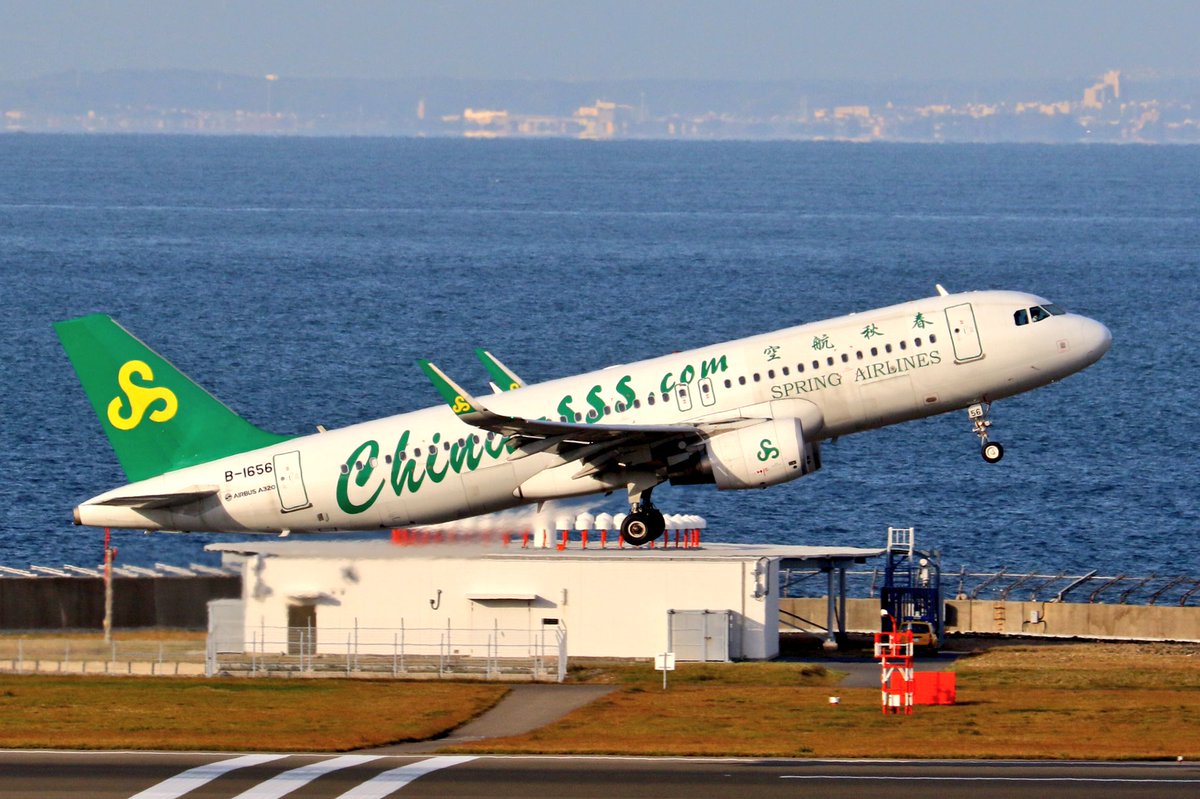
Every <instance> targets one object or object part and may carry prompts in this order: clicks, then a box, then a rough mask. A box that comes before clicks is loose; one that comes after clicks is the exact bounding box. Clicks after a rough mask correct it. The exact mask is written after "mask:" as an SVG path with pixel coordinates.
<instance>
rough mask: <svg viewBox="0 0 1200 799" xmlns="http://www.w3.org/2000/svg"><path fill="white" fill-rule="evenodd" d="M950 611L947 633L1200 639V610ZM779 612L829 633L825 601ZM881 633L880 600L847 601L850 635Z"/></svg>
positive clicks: (955, 607) (798, 624) (788, 623)
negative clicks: (826, 626) (852, 633)
mask: <svg viewBox="0 0 1200 799" xmlns="http://www.w3.org/2000/svg"><path fill="white" fill-rule="evenodd" d="M945 609H946V611H945V613H946V632H947V633H988V634H993V635H995V634H1000V635H1029V636H1045V637H1048V638H1102V639H1113V640H1142V641H1200V607H1192V606H1185V607H1179V606H1163V605H1104V604H1078V603H1071V602H999V601H990V600H982V599H978V600H958V599H952V600H947V601H946V603H945ZM779 611H780V625H781V627H782V629H784V630H802V631H805V632H814V633H817V632H824V625H825V613H826V602H825V599H824V597H818V598H806V599H782V600H780V602H779ZM1035 614H1036V615H1035ZM878 629H879V600H877V599H848V600H847V601H846V630H847V631H849V632H870V631H873V630H878Z"/></svg>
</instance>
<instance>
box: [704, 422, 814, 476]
mask: <svg viewBox="0 0 1200 799" xmlns="http://www.w3.org/2000/svg"><path fill="white" fill-rule="evenodd" d="M820 468H821V446H820V442H819V441H811V442H810V441H805V439H804V426H803V424H802V423H801V421H800V420H799V419H796V418H791V417H781V418H775V419H767V420H764V421H762V422H759V423H758V424H754V425H751V426H749V427H743V428H741V429H738V430H732V431H730V432H728V433H724V434H722V435H719V436H715V437H713V438H711V439H709V441H708V444H707V448H706V451H705V457H704V459H703V463H701V464H700V471H702V472H708V473H710V474H711V475H712V481H713V482H714V483H716V484H717V488H720V489H740V488H766V487H767V486H772V485H778V484H779V483H786V482H787V481H788V480H795V479H796V478H797V477H803V476H804V475H806V474H808V473H809V472H815V471H816V470H817V469H820Z"/></svg>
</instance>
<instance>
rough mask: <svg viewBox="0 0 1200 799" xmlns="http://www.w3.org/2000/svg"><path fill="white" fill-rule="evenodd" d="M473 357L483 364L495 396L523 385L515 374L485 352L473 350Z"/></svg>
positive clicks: (522, 381)
mask: <svg viewBox="0 0 1200 799" xmlns="http://www.w3.org/2000/svg"><path fill="white" fill-rule="evenodd" d="M475 357H476V358H478V359H479V360H480V362H481V363H482V364H483V368H485V369H487V372H488V375H489V376H490V377H491V378H492V388H493V389H494V390H495V392H496V393H497V394H499V393H500V392H501V391H512V390H513V389H515V388H521V387H522V386H524V385H525V381H524V380H522V379H521V378H519V377H517V374H516V372H514V371H513V370H512V369H509V368H508V367H507V366H505V365H504V364H503V363H501V362H500V359H499V358H497V357H496V356H495V355H492V354H491V353H490V352H488V351H487V350H483V349H477V350H475Z"/></svg>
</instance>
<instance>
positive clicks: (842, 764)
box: [0, 750, 1200, 799]
mask: <svg viewBox="0 0 1200 799" xmlns="http://www.w3.org/2000/svg"><path fill="white" fill-rule="evenodd" d="M749 791H753V792H754V793H753V794H752V795H754V796H757V797H785V796H786V797H795V796H797V795H813V796H821V797H834V798H837V797H847V798H849V797H861V796H864V795H868V794H886V795H888V796H890V797H912V799H917V797H920V798H921V799H925V797H928V796H930V795H931V792H934V794H935V795H937V796H939V797H969V798H970V799H992V797H997V798H998V797H1027V796H1030V795H1037V796H1055V797H1080V799H1083V797H1087V799H1092V798H1093V797H1095V796H1105V797H1145V796H1155V797H1194V796H1196V795H1197V794H1198V793H1200V764H1194V763H1098V762H1068V763H1059V762H1035V761H914V760H905V761H900V760H880V761H861V760H856V761H828V760H825V761H820V760H772V759H733V758H731V759H707V758H649V757H645V758H627V757H541V756H538V757H505V756H493V755H482V756H470V755H468V756H456V755H440V756H436V755H435V756H429V757H421V756H395V755H376V754H352V755H338V754H300V755H284V754H238V753H224V754H213V753H179V752H47V751H37V752H29V751H12V750H9V751H0V797H4V798H5V799H9V798H10V797H11V799H23V798H24V797H28V798H29V799H33V798H34V797H38V798H39V799H42V798H43V797H67V796H70V797H78V796H88V797H98V798H100V799H116V798H117V797H120V798H121V799H129V797H136V799H173V797H180V796H187V797H189V798H190V799H200V798H201V797H203V798H204V799H217V797H221V798H222V799H228V798H229V797H237V799H273V798H274V797H282V796H285V795H286V796H290V797H295V798H296V799H317V798H318V797H330V799H332V798H333V797H340V798H341V799H375V798H381V797H385V796H403V797H445V798H446V799H454V798H455V797H528V796H549V797H581V798H582V797H596V798H597V799H599V798H600V797H604V798H605V799H607V798H608V797H680V799H697V797H705V796H731V795H739V796H741V795H751V794H748V793H747V792H749Z"/></svg>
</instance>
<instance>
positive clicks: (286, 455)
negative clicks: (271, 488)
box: [275, 450, 312, 513]
mask: <svg viewBox="0 0 1200 799" xmlns="http://www.w3.org/2000/svg"><path fill="white" fill-rule="evenodd" d="M275 487H276V489H278V490H277V491H276V493H278V494H279V506H280V508H281V509H282V510H283V512H284V513H290V512H291V511H294V510H303V509H304V508H308V507H311V506H312V503H311V502H309V501H308V491H306V490H305V489H304V474H303V473H302V472H301V471H300V450H292V451H291V452H282V453H280V454H278V455H276V456H275Z"/></svg>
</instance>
